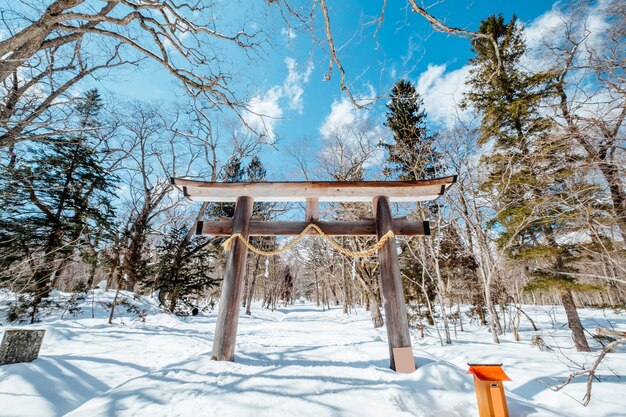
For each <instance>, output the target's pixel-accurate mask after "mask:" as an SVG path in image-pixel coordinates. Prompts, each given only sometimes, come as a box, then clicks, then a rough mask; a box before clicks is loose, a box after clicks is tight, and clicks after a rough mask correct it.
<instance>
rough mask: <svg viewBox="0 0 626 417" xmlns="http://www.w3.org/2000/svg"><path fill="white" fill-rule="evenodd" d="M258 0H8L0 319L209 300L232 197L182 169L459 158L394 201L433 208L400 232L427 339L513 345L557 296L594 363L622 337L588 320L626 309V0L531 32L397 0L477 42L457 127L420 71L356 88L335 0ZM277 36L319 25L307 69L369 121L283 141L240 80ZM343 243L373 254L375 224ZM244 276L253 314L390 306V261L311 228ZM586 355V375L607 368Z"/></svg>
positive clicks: (264, 174)
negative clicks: (194, 185) (419, 229)
mask: <svg viewBox="0 0 626 417" xmlns="http://www.w3.org/2000/svg"><path fill="white" fill-rule="evenodd" d="M254 3H255V5H254V6H252V5H239V7H241V8H242V12H241V14H237V13H232V10H230V9H229V8H233V7H234V6H233V5H228V4H225V3H224V2H219V1H213V0H200V1H197V2H185V1H179V0H158V1H157V0H154V1H135V0H107V1H105V0H98V1H96V0H93V1H87V0H50V1H31V0H28V1H26V0H25V1H20V2H15V3H13V2H10V3H4V4H2V5H1V6H0V19H1V20H2V22H3V26H2V28H0V82H1V85H0V88H1V93H0V149H1V152H0V170H1V171H0V172H2V175H1V176H0V291H2V292H0V299H1V300H0V303H2V304H3V306H4V307H3V308H2V309H0V314H4V315H5V317H2V319H1V320H2V321H3V322H4V323H5V324H6V325H7V326H10V325H18V324H22V325H27V324H36V323H42V322H45V321H46V320H47V317H48V316H49V315H50V314H51V311H55V310H59V311H66V312H68V311H72V309H73V308H74V307H75V305H76V303H77V302H78V301H81V300H86V299H89V297H91V295H90V294H93V293H94V291H96V290H97V291H104V292H106V293H107V294H109V293H110V294H111V297H113V296H114V298H113V299H112V300H113V301H112V302H109V303H108V304H106V305H105V307H106V312H107V313H106V314H107V315H108V323H109V324H111V323H113V322H114V321H115V318H116V317H118V315H119V314H121V313H120V312H121V310H122V309H123V308H125V307H128V306H129V305H130V304H132V303H131V301H129V300H132V299H133V297H136V298H137V297H145V298H150V299H153V300H154V302H155V303H156V305H158V306H159V308H161V309H162V310H163V311H165V312H168V314H173V315H175V316H178V317H183V318H185V317H188V318H191V317H194V316H196V315H200V316H201V315H210V314H213V312H214V311H215V310H216V308H217V304H218V301H219V298H220V288H221V284H222V280H223V276H224V268H225V264H226V256H227V254H226V253H225V252H224V249H223V247H222V243H223V242H224V240H225V238H224V237H211V236H196V222H197V221H201V220H209V219H213V220H220V219H225V218H230V217H232V215H233V212H234V204H230V203H209V202H204V203H198V202H194V201H190V200H189V199H188V198H186V197H185V196H184V195H183V193H182V192H180V190H178V189H177V188H175V187H174V186H173V185H172V181H171V179H172V178H188V179H195V180H201V181H222V182H264V181H276V180H281V179H282V180H284V179H285V178H286V179H288V180H301V181H305V180H306V181H312V180H327V181H365V180H383V181H393V180H402V181H414V180H427V179H434V178H440V177H445V176H449V175H455V176H456V182H455V184H454V185H453V186H452V187H451V188H450V189H449V191H447V192H446V193H445V194H444V195H443V196H441V197H440V198H439V199H437V200H435V201H432V202H427V203H397V204H394V205H393V211H394V213H395V215H397V216H401V217H406V218H407V219H410V220H429V222H430V236H417V237H398V238H397V244H398V247H397V251H398V254H399V260H400V267H401V275H402V286H403V291H404V298H405V302H406V305H407V308H408V314H409V323H410V327H411V329H412V332H414V336H415V337H416V340H419V339H424V338H431V339H432V340H435V341H436V344H437V345H439V346H441V347H443V346H446V345H454V344H455V343H456V339H457V337H458V336H457V335H458V333H459V332H463V330H464V326H465V327H467V326H478V327H479V328H482V329H484V330H485V331H486V334H488V337H489V339H490V341H491V343H492V344H493V345H494V346H498V345H499V344H501V343H502V341H503V340H505V341H508V340H510V339H512V340H513V341H517V342H520V341H523V340H524V335H523V334H521V333H520V331H521V330H520V329H521V328H524V327H528V326H530V327H532V328H533V330H535V331H537V329H538V327H540V326H539V325H538V324H537V323H535V321H537V319H536V317H535V316H533V313H532V312H531V311H535V310H534V309H536V308H543V307H545V308H548V306H555V305H556V306H559V307H558V308H561V309H562V311H564V313H565V319H566V324H565V327H564V328H565V329H566V330H567V332H568V335H569V337H570V338H571V344H573V348H574V350H575V351H576V352H593V356H590V358H594V359H595V358H597V357H600V359H601V360H602V358H604V357H605V355H606V354H607V353H608V352H611V350H612V349H616V348H617V346H619V345H623V344H626V338H625V337H624V333H623V330H624V329H618V330H620V331H622V333H621V335H620V333H619V332H616V331H613V332H612V333H611V334H609V335H608V336H607V335H606V334H605V335H604V336H605V337H609V339H606V340H608V342H606V340H605V342H603V343H602V344H601V345H598V344H597V343H598V342H597V340H599V339H598V337H599V336H598V335H597V334H594V331H596V329H594V328H588V327H585V326H584V325H583V320H581V317H580V316H579V311H581V310H585V311H586V310H588V309H593V310H596V309H598V311H608V312H615V314H622V315H623V313H624V310H625V309H626V181H625V180H624V178H625V175H626V169H625V167H626V136H625V133H626V124H625V119H626V79H625V76H626V72H625V68H626V48H625V47H624V45H625V43H624V42H625V39H626V4H625V3H624V2H621V1H618V0H603V1H599V2H583V1H575V0H571V1H564V2H559V3H558V4H557V5H554V6H553V9H552V11H553V13H556V14H558V24H556V25H555V26H553V27H552V28H551V30H550V31H549V32H547V33H544V34H542V36H541V37H540V38H539V39H537V38H536V37H535V38H533V39H530V38H529V36H527V27H526V25H527V23H528V22H527V21H523V20H521V19H519V18H518V17H516V15H515V14H513V15H506V16H505V15H503V14H499V13H494V14H485V15H484V16H482V18H481V19H480V21H479V22H475V25H474V26H469V27H474V30H470V29H465V26H463V28H457V27H455V26H452V25H450V24H448V20H446V19H442V18H439V17H438V16H437V14H436V13H435V12H432V13H433V14H431V10H432V9H431V8H430V6H428V7H427V6H425V5H424V4H422V3H421V2H417V1H414V0H408V1H407V2H401V3H406V5H404V4H403V5H402V7H406V13H407V14H410V15H411V16H410V19H411V20H412V21H415V22H419V23H420V24H423V25H426V26H427V27H428V28H429V30H430V31H432V32H433V36H443V35H446V36H447V37H448V38H454V39H456V40H457V41H459V42H462V44H463V45H465V48H466V50H467V51H469V53H470V55H471V56H470V58H469V59H468V60H467V62H464V63H462V64H463V65H465V67H464V68H467V73H466V77H465V79H464V80H463V83H462V84H463V93H462V95H461V97H460V100H459V101H458V102H456V103H455V107H454V109H453V110H451V111H447V117H448V120H449V121H448V122H447V123H436V122H435V121H434V120H433V119H431V116H430V115H431V114H432V113H433V112H434V113H437V112H439V111H440V110H439V109H437V108H436V106H433V107H429V104H430V105H432V104H433V103H432V101H431V100H426V99H425V98H426V97H424V90H423V86H421V85H420V83H419V82H418V79H417V78H416V77H415V76H414V75H413V76H411V75H405V76H401V75H399V74H398V75H397V76H396V78H395V79H393V80H392V81H391V82H389V83H387V84H386V85H384V86H383V88H380V91H377V92H376V93H375V94H363V93H362V89H361V87H359V86H358V83H359V80H358V77H359V74H358V73H355V72H354V71H352V70H353V68H354V65H351V64H350V63H348V61H349V60H350V59H351V55H350V53H349V52H346V51H349V50H350V47H351V45H350V43H349V42H348V43H347V44H346V45H347V46H346V45H343V44H342V45H340V44H339V43H338V42H339V41H336V39H337V38H338V37H339V38H340V37H341V36H340V35H338V34H337V32H339V33H341V32H340V30H339V29H338V27H337V26H334V25H333V24H332V23H333V21H334V19H338V20H339V16H340V15H342V13H343V11H341V8H342V7H343V6H341V5H340V4H331V2H329V1H327V0H319V1H317V0H316V1H311V2H309V1H301V2H300V1H297V2H292V1H288V0H267V1H258V2H254ZM380 3H381V4H380V5H377V6H376V7H377V8H380V7H382V10H379V14H378V15H377V16H376V17H375V19H374V20H373V22H374V23H368V24H369V26H367V30H368V31H369V32H367V34H365V35H361V36H370V35H371V32H373V35H372V36H373V37H374V38H376V36H377V33H378V32H379V30H381V27H386V26H393V25H394V22H393V21H390V20H388V19H390V18H385V13H386V12H388V10H386V9H389V8H391V7H397V5H393V6H392V5H391V4H387V2H386V1H383V2H380ZM433 3H434V2H433ZM438 3H441V4H440V5H438V7H440V8H441V7H443V8H444V9H445V8H446V7H447V3H446V2H445V1H444V2H438ZM450 8H451V6H449V7H448V10H449V9H450ZM436 10H440V9H436ZM389 13H391V12H389ZM598 16H600V17H598ZM594 19H595V20H594ZM598 19H601V20H602V21H601V24H600V23H597V20H598ZM449 20H451V21H453V20H454V19H449ZM594 22H595V25H596V26H593V24H594ZM459 27H461V26H459ZM281 30H282V31H285V33H288V34H291V33H292V32H291V31H294V33H297V34H298V36H299V38H298V39H302V38H307V37H308V38H309V42H310V43H311V44H312V45H313V46H310V47H311V48H312V49H314V48H318V50H317V52H315V54H317V55H316V59H320V62H322V65H321V66H320V65H317V66H316V67H315V70H312V71H313V73H314V74H316V73H320V74H318V75H319V77H320V78H321V77H322V76H323V77H324V78H325V79H326V81H325V82H327V83H332V88H333V89H334V91H335V93H336V95H337V97H339V98H337V100H343V101H341V103H344V104H346V105H349V107H350V109H351V110H350V111H351V112H356V113H354V114H367V116H364V117H356V118H355V119H354V120H353V122H352V123H349V124H348V123H336V124H334V125H331V124H329V125H327V126H326V128H325V129H324V131H323V132H322V131H317V132H313V134H317V137H312V136H305V135H301V136H299V134H298V133H297V132H293V135H295V137H296V139H295V140H293V141H290V142H289V143H288V144H283V143H282V142H281V140H280V139H277V138H276V135H275V133H274V131H273V129H274V127H275V124H276V123H277V119H280V116H278V117H275V116H274V115H272V114H268V113H266V112H265V110H266V109H264V108H263V107H262V106H255V103H256V104H258V102H259V99H258V97H257V101H256V102H255V97H251V96H250V95H249V94H248V95H246V92H245V91H243V90H242V88H241V84H238V80H239V79H240V78H241V76H240V73H241V72H245V71H250V72H254V66H255V65H257V64H256V63H257V62H260V61H262V60H263V59H264V57H265V56H266V55H269V54H270V52H268V49H271V48H272V42H274V36H278V35H279V34H280V33H281ZM295 36H296V35H295V34H294V35H293V37H294V38H295ZM381 39H382V38H381ZM341 42H343V40H341ZM376 42H378V40H377V41H376ZM380 42H381V45H383V40H381V41H380ZM383 46H384V45H383ZM428 52H429V51H426V52H425V54H426V56H427V55H428ZM311 53H313V52H311ZM319 55H321V57H320V56H319ZM242 62H246V64H245V65H241V63H242ZM319 67H321V68H319ZM155 68H158V71H159V72H160V73H161V74H163V77H164V78H163V79H166V80H167V81H166V82H167V83H173V84H175V85H176V93H174V95H173V96H172V99H171V100H170V101H168V102H164V101H162V100H161V101H159V100H150V99H141V98H133V97H132V96H130V95H129V96H124V95H121V94H120V93H119V91H116V90H115V89H113V88H111V87H110V86H111V85H113V84H115V83H116V82H118V81H117V80H118V79H119V78H120V77H121V75H120V74H125V73H120V71H131V72H138V73H144V72H145V73H146V74H147V73H148V72H149V71H153V70H155ZM155 71H156V70H155ZM351 71H352V72H351ZM303 77H304V76H303ZM306 77H308V75H306ZM157 82H160V81H157ZM298 83H301V84H303V83H304V78H300V79H295V80H293V84H288V83H287V82H285V84H284V86H283V87H281V89H280V92H277V93H276V94H282V95H283V97H284V99H285V100H299V99H300V96H301V95H302V94H303V90H302V87H300V86H299V85H298ZM276 91H278V90H276ZM304 91H305V93H304V94H307V93H306V89H305V90H304ZM342 98H343V99H342ZM337 102H339V101H336V102H335V103H337ZM294 108H296V106H294ZM350 114H352V113H350ZM272 152H275V153H279V154H280V159H276V158H274V157H269V156H268V155H270V154H272ZM285 166H288V167H289V169H288V171H286V172H285V171H284V169H285V168H284V167H285ZM278 174H280V175H282V176H283V178H279V177H277V175H278ZM303 213H304V206H303V205H302V204H285V203H255V205H254V211H253V218H256V219H262V220H293V219H302V218H303ZM320 218H322V219H327V220H362V219H371V218H373V213H372V210H371V205H370V204H361V203H324V204H322V205H320ZM289 240H290V238H276V237H255V238H252V239H251V244H252V245H254V246H256V247H258V248H261V249H264V250H277V249H280V248H281V247H283V246H284V245H285V244H286V243H287V242H288V241H289ZM336 241H337V243H338V244H340V245H341V246H343V247H345V248H347V249H349V250H351V251H361V250H364V249H366V248H368V247H371V246H372V245H373V244H374V243H375V242H376V238H375V237H340V238H337V239H336ZM244 279H245V281H244V288H243V297H242V299H243V305H242V314H244V315H248V316H254V315H255V314H270V313H269V312H267V313H263V312H262V310H269V311H270V312H274V311H275V310H280V309H281V308H283V307H285V306H290V305H291V306H297V305H298V303H302V302H305V301H306V302H310V303H312V304H313V305H314V306H316V307H319V308H320V309H322V310H333V309H341V312H342V314H344V315H347V316H348V315H351V314H353V312H354V311H355V310H356V309H362V310H363V311H365V312H366V313H365V314H367V315H368V316H369V318H370V319H371V323H370V326H371V327H373V328H381V327H383V326H384V323H385V320H384V315H383V313H384V309H383V303H384V299H383V297H382V294H381V285H380V278H379V263H378V259H377V258H376V256H373V257H360V258H351V257H346V256H344V255H342V254H341V253H338V252H337V251H336V250H334V249H333V248H332V247H331V246H329V245H327V244H326V243H325V242H324V241H323V240H321V239H319V238H315V237H308V238H305V239H304V240H303V241H302V242H301V243H300V244H299V245H297V246H296V247H295V248H293V249H291V250H290V251H288V252H285V253H284V254H281V255H279V256H273V257H266V256H261V255H258V254H254V253H250V254H249V255H248V258H247V264H246V273H245V276H244ZM58 294H63V297H61V298H59V296H58ZM64 314H65V313H64ZM602 329H604V330H607V331H608V329H605V328H604V327H603V328H602ZM616 335H617V336H616ZM611 337H612V339H611ZM602 340H604V339H602ZM546 342H547V340H542V338H541V337H539V336H537V337H535V338H533V341H532V343H534V344H536V345H538V346H546V345H545V344H546ZM507 343H508V342H507ZM548 344H550V343H549V342H548ZM607 346H610V347H609V348H608V349H607ZM552 347H553V348H554V346H552ZM592 364H593V360H590V361H586V362H585V363H584V365H582V366H581V367H580V369H578V371H577V370H573V371H572V375H573V377H574V376H580V375H588V376H589V380H590V381H593V379H594V374H593V373H594V371H595V367H592ZM595 366H597V364H596V365H595ZM574 368H575V367H574ZM581 370H582V372H581V373H579V374H576V372H579V371H581ZM568 374H569V372H568ZM574 374H575V375H574ZM622 376H623V375H622ZM590 386H591V382H590V383H589V389H588V391H587V393H586V402H587V403H589V400H590V396H591V394H590V393H591V388H590ZM561 388H562V387H561ZM585 405H586V404H585ZM537 415H539V414H537Z"/></svg>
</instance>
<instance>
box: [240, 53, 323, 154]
mask: <svg viewBox="0 0 626 417" xmlns="http://www.w3.org/2000/svg"><path fill="white" fill-rule="evenodd" d="M285 65H286V66H287V77H286V78H285V81H284V82H283V84H282V85H275V86H273V87H271V88H269V89H268V90H267V91H266V92H265V93H264V94H257V95H255V96H254V97H252V98H251V99H250V100H249V101H248V104H247V106H246V108H247V110H248V111H247V112H246V113H245V114H244V115H243V117H244V120H245V122H246V124H247V125H248V126H249V127H251V128H252V129H254V130H255V131H257V132H258V133H265V134H266V135H267V137H268V138H269V139H270V140H271V141H272V142H273V141H274V140H275V139H276V124H277V122H278V121H279V120H280V119H281V118H282V117H283V116H284V114H285V112H286V111H288V110H291V111H297V112H298V113H300V114H302V111H303V107H304V106H303V102H302V97H303V94H304V85H306V84H307V83H308V82H309V80H310V78H311V73H312V72H313V64H312V63H311V62H308V63H307V65H306V67H305V68H304V69H303V70H302V71H301V70H300V68H299V66H298V63H297V62H296V60H295V59H293V58H290V57H287V58H285Z"/></svg>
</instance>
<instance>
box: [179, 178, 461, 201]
mask: <svg viewBox="0 0 626 417" xmlns="http://www.w3.org/2000/svg"><path fill="white" fill-rule="evenodd" d="M455 181H456V176H450V177H443V178H437V179H432V180H421V181H341V182H336V181H300V182H296V181H293V182H203V181H194V180H187V179H182V178H172V184H173V185H174V186H176V187H177V188H179V189H181V190H182V191H183V193H184V194H185V196H187V197H189V198H190V199H192V200H196V201H211V202H235V201H236V200H237V197H241V196H246V197H252V198H253V199H254V201H257V202H299V201H306V199H307V198H309V199H317V200H318V201H333V202H368V203H371V201H372V199H373V198H374V197H377V196H381V195H384V196H387V197H388V198H389V200H390V201H392V202H413V201H430V200H434V199H436V198H437V197H439V196H440V195H442V194H443V193H444V192H445V190H446V189H448V188H449V187H450V186H451V185H452V184H454V182H455Z"/></svg>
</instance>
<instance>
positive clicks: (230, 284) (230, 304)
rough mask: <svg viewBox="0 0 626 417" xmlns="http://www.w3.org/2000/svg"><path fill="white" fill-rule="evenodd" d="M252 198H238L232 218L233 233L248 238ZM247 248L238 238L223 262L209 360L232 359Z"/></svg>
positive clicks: (233, 357) (233, 356)
mask: <svg viewBox="0 0 626 417" xmlns="http://www.w3.org/2000/svg"><path fill="white" fill-rule="evenodd" d="M252 203H253V201H252V198H250V197H239V198H237V203H236V205H235V215H234V216H233V233H241V234H242V235H243V236H244V237H245V238H248V234H249V229H250V217H252V205H253V204H252ZM247 256H248V248H247V247H246V245H244V244H243V242H242V241H241V240H239V239H237V240H235V241H234V242H233V246H232V248H231V250H230V252H229V253H228V260H227V261H226V273H225V275H224V283H223V284H222V295H221V297H220V308H219V312H218V314H217V322H216V323H215V335H214V336H213V352H212V354H211V359H213V360H217V361H233V360H234V359H235V339H236V338H237V325H238V324H239V306H240V305H241V287H242V286H243V285H242V284H243V274H244V272H245V269H246V258H247Z"/></svg>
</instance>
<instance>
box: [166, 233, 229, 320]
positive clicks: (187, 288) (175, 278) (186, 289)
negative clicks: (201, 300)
mask: <svg viewBox="0 0 626 417" xmlns="http://www.w3.org/2000/svg"><path fill="white" fill-rule="evenodd" d="M187 232H188V230H187V228H186V227H180V226H178V225H176V224H174V225H173V226H172V227H171V229H170V230H169V232H168V234H167V236H166V237H165V239H164V240H163V242H162V243H161V244H160V245H159V246H158V247H157V254H158V260H159V261H158V264H157V266H156V272H157V273H156V276H157V277H159V278H158V280H157V282H155V283H154V289H155V290H159V291H160V293H163V294H167V295H168V300H169V304H168V309H169V311H170V312H172V313H173V312H174V311H175V310H176V306H177V305H178V304H179V301H181V300H183V301H187V302H189V297H190V296H192V295H198V294H201V293H202V292H204V291H205V290H207V289H209V288H211V287H213V286H215V285H217V283H218V281H217V280H216V279H215V277H213V276H212V272H213V269H214V267H213V265H212V263H213V261H214V259H215V257H216V253H217V251H218V250H219V249H218V248H217V247H215V245H213V247H210V244H211V240H209V239H207V238H204V237H203V238H195V239H191V240H187V239H186V236H187Z"/></svg>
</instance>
